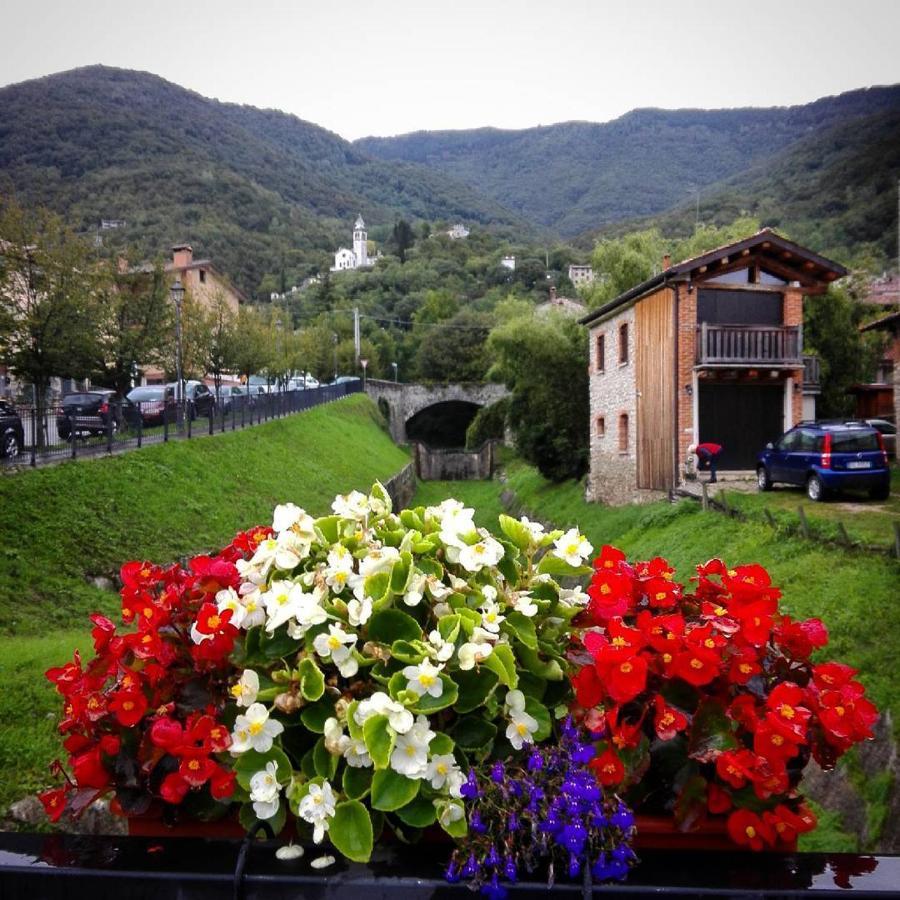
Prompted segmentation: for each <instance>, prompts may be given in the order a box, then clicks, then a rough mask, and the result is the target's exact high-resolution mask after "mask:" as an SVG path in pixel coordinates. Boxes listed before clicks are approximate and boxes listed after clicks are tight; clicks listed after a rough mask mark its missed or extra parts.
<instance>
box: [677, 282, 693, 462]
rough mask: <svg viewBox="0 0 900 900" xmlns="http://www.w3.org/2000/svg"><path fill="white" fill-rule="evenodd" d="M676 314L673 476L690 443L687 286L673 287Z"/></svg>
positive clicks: (690, 342)
mask: <svg viewBox="0 0 900 900" xmlns="http://www.w3.org/2000/svg"><path fill="white" fill-rule="evenodd" d="M675 292H676V293H675V304H676V308H677V310H678V382H677V384H676V385H675V393H676V396H677V397H678V448H677V449H678V459H677V465H676V467H675V471H676V472H683V471H684V470H685V465H686V464H687V461H688V452H687V449H688V447H690V445H691V444H692V443H693V442H694V398H693V395H691V394H688V392H687V391H686V390H685V385H688V384H690V385H693V383H694V363H695V361H696V358H697V291H696V290H690V291H689V290H688V288H687V285H684V284H679V285H676V286H675Z"/></svg>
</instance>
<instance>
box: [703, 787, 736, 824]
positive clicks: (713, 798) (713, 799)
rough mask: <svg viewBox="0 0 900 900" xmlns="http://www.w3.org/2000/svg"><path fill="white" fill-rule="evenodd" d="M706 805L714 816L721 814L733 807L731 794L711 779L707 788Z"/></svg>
mask: <svg viewBox="0 0 900 900" xmlns="http://www.w3.org/2000/svg"><path fill="white" fill-rule="evenodd" d="M706 805H707V807H708V809H709V811H710V812H711V813H712V814H713V815H714V816H720V815H722V813H726V812H728V810H729V809H731V806H732V803H731V794H729V793H728V791H726V790H725V789H724V788H721V787H719V785H717V784H716V783H715V782H714V781H710V782H709V784H708V785H707V788H706Z"/></svg>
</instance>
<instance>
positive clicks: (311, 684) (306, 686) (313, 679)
mask: <svg viewBox="0 0 900 900" xmlns="http://www.w3.org/2000/svg"><path fill="white" fill-rule="evenodd" d="M297 674H298V675H299V676H300V693H301V694H303V696H304V697H305V698H306V699H307V700H318V699H319V698H320V697H321V696H322V694H324V693H325V676H324V675H323V674H322V670H321V669H320V668H319V667H318V666H317V665H316V662H315V660H313V659H311V658H310V657H308V656H306V657H304V658H303V659H301V660H300V664H299V665H298V666H297Z"/></svg>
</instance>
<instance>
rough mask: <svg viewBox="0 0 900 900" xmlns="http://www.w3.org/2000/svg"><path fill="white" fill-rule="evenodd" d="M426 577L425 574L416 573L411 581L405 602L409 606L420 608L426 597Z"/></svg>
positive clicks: (404, 597) (405, 595)
mask: <svg viewBox="0 0 900 900" xmlns="http://www.w3.org/2000/svg"><path fill="white" fill-rule="evenodd" d="M426 580H427V579H426V576H425V573H424V572H416V573H415V574H414V575H413V577H412V578H410V580H409V584H408V585H407V588H406V593H405V594H404V595H403V602H404V603H405V604H406V605H407V606H418V605H419V604H420V603H421V602H422V598H423V597H424V596H425V583H426Z"/></svg>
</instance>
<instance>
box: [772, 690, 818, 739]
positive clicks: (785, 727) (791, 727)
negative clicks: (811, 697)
mask: <svg viewBox="0 0 900 900" xmlns="http://www.w3.org/2000/svg"><path fill="white" fill-rule="evenodd" d="M805 702H806V692H805V691H804V690H803V688H800V687H798V686H797V685H796V684H792V683H791V682H788V681H783V682H781V684H778V685H776V686H775V687H774V688H773V689H772V693H771V694H769V698H768V700H766V706H767V707H768V708H769V712H768V714H767V715H766V720H767V721H768V722H770V723H771V725H772V727H773V728H775V729H776V730H777V731H780V732H781V733H782V734H783V735H784V736H785V737H787V738H788V739H790V740H795V741H800V742H803V741H804V740H805V739H806V726H807V723H808V722H809V717H810V711H809V710H808V709H807V708H806V707H805V706H804V705H803V704H804V703H805Z"/></svg>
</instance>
